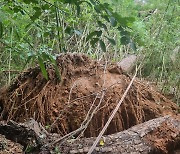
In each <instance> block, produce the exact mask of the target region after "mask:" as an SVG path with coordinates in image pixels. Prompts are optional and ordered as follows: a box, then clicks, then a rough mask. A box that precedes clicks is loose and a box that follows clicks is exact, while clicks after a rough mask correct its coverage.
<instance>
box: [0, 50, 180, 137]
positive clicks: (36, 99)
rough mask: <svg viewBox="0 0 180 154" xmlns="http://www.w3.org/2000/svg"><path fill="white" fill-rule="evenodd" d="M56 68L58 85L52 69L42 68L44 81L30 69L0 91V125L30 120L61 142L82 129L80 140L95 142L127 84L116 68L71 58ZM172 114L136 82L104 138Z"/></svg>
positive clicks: (167, 103) (165, 101) (166, 104)
mask: <svg viewBox="0 0 180 154" xmlns="http://www.w3.org/2000/svg"><path fill="white" fill-rule="evenodd" d="M57 64H58V68H59V70H60V72H61V81H60V82H58V80H57V77H56V73H55V70H54V69H53V67H51V66H47V67H48V68H47V70H48V75H49V80H48V81H46V80H45V79H44V78H43V76H42V73H41V71H40V69H39V67H36V68H33V69H29V70H27V72H26V73H24V74H21V75H19V77H18V78H17V79H16V80H15V82H14V83H13V84H12V85H11V86H10V87H8V88H6V89H4V90H1V92H0V106H1V119H3V120H15V121H17V122H24V121H25V120H27V119H29V118H30V117H32V118H34V119H35V120H37V121H38V122H41V123H42V124H43V125H44V126H46V128H50V131H51V132H57V133H60V134H61V135H62V136H63V135H65V134H67V133H69V132H72V131H73V130H76V129H78V128H79V127H80V126H83V125H86V124H88V125H87V128H86V130H85V132H84V136H86V137H90V136H97V135H98V133H99V132H100V130H101V129H102V128H103V126H104V125H105V123H106V121H107V119H108V118H109V116H110V114H111V112H112V111H113V109H114V108H115V106H116V105H117V103H118V101H119V100H120V98H121V97H122V95H123V93H124V91H125V90H126V88H127V86H128V84H129V82H130V80H131V78H130V77H128V76H127V75H125V74H123V72H122V70H121V69H120V68H118V66H117V65H116V64H108V65H106V63H103V62H97V61H93V60H91V59H90V58H88V57H87V56H85V55H82V54H77V53H74V54H72V53H68V54H62V55H59V56H58V57H57ZM177 110H178V107H177V106H176V105H175V104H174V103H173V102H171V101H170V100H168V99H166V98H165V97H164V96H163V95H161V94H160V93H159V92H157V91H155V90H154V89H153V88H152V87H151V86H150V85H148V84H147V82H144V81H139V80H138V79H136V81H135V82H134V83H133V85H132V87H131V89H130V90H129V92H128V95H127V96H126V98H125V100H124V102H123V103H122V105H121V107H120V109H119V111H118V113H117V114H116V116H115V117H114V119H113V121H112V122H111V124H110V125H109V127H108V129H107V131H106V134H112V133H115V132H119V131H122V130H124V129H128V128H130V127H131V126H134V125H136V124H139V123H142V122H144V121H147V120H150V119H153V118H156V117H159V116H162V115H166V114H175V113H176V112H177Z"/></svg>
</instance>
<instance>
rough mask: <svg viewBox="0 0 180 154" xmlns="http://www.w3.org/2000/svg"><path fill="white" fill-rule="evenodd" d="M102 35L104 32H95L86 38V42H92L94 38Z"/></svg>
mask: <svg viewBox="0 0 180 154" xmlns="http://www.w3.org/2000/svg"><path fill="white" fill-rule="evenodd" d="M101 35H102V31H101V30H100V31H94V32H91V33H90V34H89V35H88V36H87V38H86V41H88V40H90V39H91V38H92V37H93V36H98V37H100V36H101Z"/></svg>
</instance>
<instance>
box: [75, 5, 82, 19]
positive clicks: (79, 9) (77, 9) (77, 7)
mask: <svg viewBox="0 0 180 154" xmlns="http://www.w3.org/2000/svg"><path fill="white" fill-rule="evenodd" d="M76 11H77V15H78V16H79V15H80V11H81V8H80V5H79V3H77V4H76Z"/></svg>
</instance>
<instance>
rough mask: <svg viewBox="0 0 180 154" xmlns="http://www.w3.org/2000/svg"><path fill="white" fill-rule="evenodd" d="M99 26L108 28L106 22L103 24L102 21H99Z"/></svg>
mask: <svg viewBox="0 0 180 154" xmlns="http://www.w3.org/2000/svg"><path fill="white" fill-rule="evenodd" d="M97 23H98V26H99V27H101V28H104V29H105V30H107V26H106V25H105V24H103V23H102V22H101V21H97Z"/></svg>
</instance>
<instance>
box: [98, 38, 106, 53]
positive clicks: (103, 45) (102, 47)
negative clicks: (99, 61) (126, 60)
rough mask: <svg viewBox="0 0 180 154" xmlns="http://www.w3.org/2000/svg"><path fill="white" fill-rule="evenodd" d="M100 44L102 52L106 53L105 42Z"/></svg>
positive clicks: (100, 41)
mask: <svg viewBox="0 0 180 154" xmlns="http://www.w3.org/2000/svg"><path fill="white" fill-rule="evenodd" d="M99 44H100V47H101V50H102V51H103V52H106V45H105V44H104V42H103V41H102V40H99Z"/></svg>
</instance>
